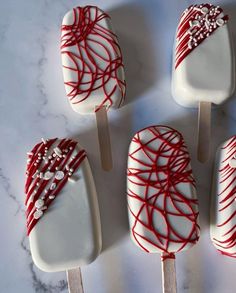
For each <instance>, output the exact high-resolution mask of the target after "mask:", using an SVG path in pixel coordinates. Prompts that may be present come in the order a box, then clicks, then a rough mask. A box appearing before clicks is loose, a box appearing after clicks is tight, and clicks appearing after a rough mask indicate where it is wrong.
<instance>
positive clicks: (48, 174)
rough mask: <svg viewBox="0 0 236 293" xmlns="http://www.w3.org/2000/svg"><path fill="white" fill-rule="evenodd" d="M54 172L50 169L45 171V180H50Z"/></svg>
mask: <svg viewBox="0 0 236 293" xmlns="http://www.w3.org/2000/svg"><path fill="white" fill-rule="evenodd" d="M53 175H54V174H53V173H52V172H50V171H47V172H46V173H44V176H43V179H45V180H50V179H51V178H52V177H53Z"/></svg>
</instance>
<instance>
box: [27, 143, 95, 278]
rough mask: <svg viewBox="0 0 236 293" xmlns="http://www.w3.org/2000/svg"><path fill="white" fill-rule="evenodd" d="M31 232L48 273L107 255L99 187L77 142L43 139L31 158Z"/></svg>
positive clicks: (39, 261) (34, 253)
mask: <svg viewBox="0 0 236 293" xmlns="http://www.w3.org/2000/svg"><path fill="white" fill-rule="evenodd" d="M26 176H27V179H26V184H25V193H26V199H25V205H26V218H27V233H28V236H29V242H30V250H31V254H32V258H33V261H34V263H35V265H36V266H37V267H39V268H40V269H41V270H43V271H46V272H56V271H64V270H66V271H68V272H73V269H75V268H77V267H80V266H83V265H86V264H89V263H91V262H92V261H94V260H95V258H96V257H97V256H98V255H99V253H100V250H101V227H100V216H99V207H98V201H97V194H96V188H95V184H94V180H93V176H92V172H91V169H90V166H89V162H88V158H87V155H86V152H85V151H84V150H83V149H82V148H81V146H80V145H79V144H78V142H76V141H74V140H71V139H57V138H55V139H49V140H45V139H42V142H41V143H38V144H37V145H36V146H35V147H34V148H33V149H32V151H30V152H29V153H28V161H27V171H26Z"/></svg>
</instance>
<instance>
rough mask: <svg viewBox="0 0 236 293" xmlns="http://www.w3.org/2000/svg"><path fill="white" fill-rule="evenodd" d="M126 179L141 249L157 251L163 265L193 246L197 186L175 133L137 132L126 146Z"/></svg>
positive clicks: (169, 130) (167, 130) (196, 232)
mask: <svg viewBox="0 0 236 293" xmlns="http://www.w3.org/2000/svg"><path fill="white" fill-rule="evenodd" d="M127 176H128V188H127V195H128V209H129V216H130V223H131V233H132V236H133V239H134V241H135V242H136V244H137V245H138V246H139V247H140V248H141V249H142V250H144V251H146V252H160V251H161V252H162V253H163V260H165V259H167V258H174V252H177V251H180V250H182V249H184V248H187V247H188V246H192V245H193V244H195V243H196V242H197V240H198V238H199V225H198V201H197V199H196V197H195V195H194V194H195V181H194V178H193V174H192V170H191V167H190V157H189V154H188V151H187V148H186V146H185V143H184V140H183V137H182V135H181V134H180V133H179V132H177V131H176V130H174V129H172V128H169V127H166V126H152V127H149V128H146V129H143V130H141V131H140V132H138V133H136V135H135V136H134V137H133V139H132V142H131V145H130V151H129V159H128V170H127ZM157 219H158V220H157ZM177 220H178V223H179V225H181V228H180V229H178V228H177V227H176V223H175V222H176V221H177ZM183 226H184V229H183ZM173 246H175V248H174V249H173Z"/></svg>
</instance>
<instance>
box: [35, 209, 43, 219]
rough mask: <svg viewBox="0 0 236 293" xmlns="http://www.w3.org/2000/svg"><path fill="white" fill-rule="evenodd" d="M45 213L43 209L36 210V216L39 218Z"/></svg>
mask: <svg viewBox="0 0 236 293" xmlns="http://www.w3.org/2000/svg"><path fill="white" fill-rule="evenodd" d="M42 215H43V211H41V210H37V211H36V212H34V218H35V219H36V220H37V219H39V218H41V217H42Z"/></svg>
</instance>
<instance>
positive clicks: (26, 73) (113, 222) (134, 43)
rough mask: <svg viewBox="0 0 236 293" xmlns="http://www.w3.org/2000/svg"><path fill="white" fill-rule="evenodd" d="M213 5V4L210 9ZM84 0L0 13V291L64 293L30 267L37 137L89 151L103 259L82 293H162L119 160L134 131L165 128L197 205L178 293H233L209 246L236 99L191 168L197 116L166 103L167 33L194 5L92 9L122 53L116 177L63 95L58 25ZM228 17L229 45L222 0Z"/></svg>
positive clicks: (113, 117)
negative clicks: (133, 224) (187, 169)
mask: <svg viewBox="0 0 236 293" xmlns="http://www.w3.org/2000/svg"><path fill="white" fill-rule="evenodd" d="M211 2H212V3H217V4H220V2H219V1H211ZM87 3H88V2H86V1H83V0H81V1H79V2H78V1H66V0H57V1H55V0H50V1H49V0H41V1H37V0H24V1H23V0H21V1H16V0H8V1H5V2H3V3H1V9H0V55H1V61H0V64H1V66H0V133H1V138H2V139H1V144H0V194H1V197H0V206H1V213H0V231H1V252H0V259H1V261H0V292H4V293H14V292H24V293H31V292H42V293H43V292H50V293H51V292H52V293H54V292H55V293H56V292H67V283H66V278H65V273H63V272H62V273H51V274H50V273H43V272H41V271H40V270H39V269H37V268H36V267H35V266H34V265H33V263H32V259H31V256H30V251H29V243H28V239H27V237H26V229H25V217H24V205H23V201H24V180H25V176H24V171H25V162H26V152H27V151H28V150H29V149H30V148H31V147H32V146H33V145H34V144H35V143H36V142H38V141H39V139H40V138H41V137H45V138H47V137H56V136H57V137H65V136H66V137H74V138H77V139H78V140H79V142H80V143H81V144H82V145H83V146H84V147H85V148H86V149H87V151H88V154H89V158H90V162H91V166H92V168H93V171H94V177H95V181H96V184H97V191H98V199H99V204H100V209H101V220H102V233H103V251H102V253H101V255H100V257H99V258H98V259H97V260H96V261H95V262H94V263H93V264H91V265H89V266H87V267H84V268H83V269H82V274H83V282H84V289H85V293H94V292H96V293H120V292H124V293H144V292H145V293H154V292H155V293H156V292H161V263H160V256H159V255H151V254H145V253H144V252H142V251H140V250H139V249H138V248H137V247H136V246H134V244H133V243H131V241H130V238H129V234H128V219H127V210H126V180H125V179H126V178H125V172H126V159H127V150H128V145H129V141H130V139H131V137H132V136H133V134H134V133H135V132H136V131H137V130H139V129H140V128H143V127H146V126H149V125H153V124H167V125H170V126H174V127H175V128H176V129H178V130H179V131H181V132H182V133H183V135H184V137H185V139H186V142H187V144H188V146H189V150H190V152H191V155H192V167H193V171H194V173H195V176H196V179H197V188H198V195H199V203H200V224H201V238H200V241H199V243H198V244H197V245H196V246H195V247H194V248H192V249H191V250H189V251H186V252H183V253H179V254H178V255H177V258H176V262H177V281H178V292H191V293H201V292H204V293H211V292H214V293H222V292H224V293H231V292H235V286H236V280H235V269H236V262H235V260H234V259H230V258H227V257H223V256H221V255H220V254H219V253H218V252H217V251H216V250H215V248H214V247H213V245H212V244H211V242H210V238H209V198H210V187H211V175H212V174H211V173H212V165H213V157H214V153H215V149H216V147H217V145H218V144H219V143H220V142H222V141H224V140H225V139H227V138H228V137H229V136H230V135H233V134H235V132H236V100H235V97H233V98H232V99H231V100H230V101H229V102H228V103H227V104H226V105H224V107H221V108H218V109H216V110H214V111H213V117H212V124H213V126H214V127H213V138H212V154H213V155H212V157H211V159H210V161H209V162H208V163H207V164H205V165H201V164H200V163H198V162H197V160H196V126H197V112H196V111H195V110H189V109H184V108H182V107H180V106H179V105H177V104H176V103H175V102H174V100H173V99H172V97H171V92H170V80H171V59H172V56H171V55H172V45H173V39H174V33H175V28H176V23H177V21H178V17H179V15H180V13H181V12H182V10H184V9H185V8H186V7H187V6H188V5H189V4H191V3H197V2H196V1H181V0H178V1H171V0H169V1H161V0H137V1H129V0H126V1H125V0H110V1H105V0H100V1H90V2H89V3H90V4H96V5H98V6H100V7H101V8H102V9H104V10H106V11H108V12H109V13H110V15H111V16H112V20H113V24H114V27H115V28H116V31H117V34H118V36H119V40H120V44H121V47H122V49H123V53H124V61H125V65H126V79H127V86H128V88H127V89H128V90H127V96H126V103H125V105H124V107H123V108H121V109H120V110H118V111H111V112H110V113H109V120H110V128H111V136H112V144H113V154H114V169H113V170H112V172H110V173H105V172H103V171H101V168H100V161H99V156H98V143H97V137H96V128H95V118H94V116H93V115H91V116H90V115H88V116H81V115H78V114H76V113H75V112H73V111H72V110H71V108H70V105H69V103H68V101H67V99H66V96H65V90H64V85H63V79H62V69H61V59H60V52H59V41H60V23H61V20H62V17H63V15H64V14H65V13H66V12H67V10H69V9H71V8H72V7H74V6H76V5H78V4H80V5H85V4H87ZM221 4H222V5H223V7H224V8H225V9H226V11H227V12H228V13H230V15H231V19H232V20H231V22H232V23H231V27H232V31H233V35H234V39H235V46H236V1H233V0H231V1H226V0H224V1H222V2H221Z"/></svg>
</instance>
